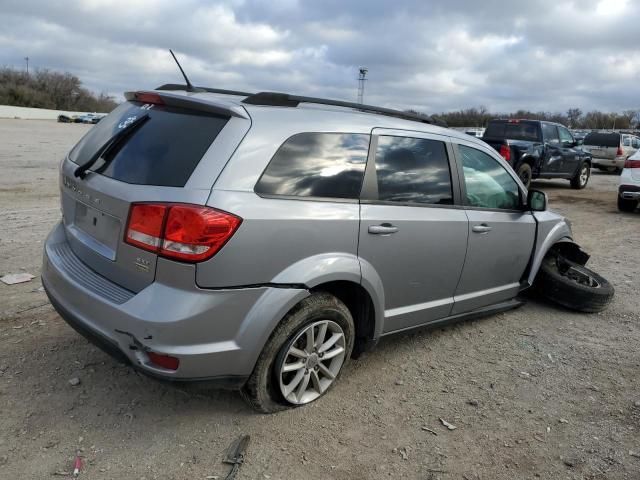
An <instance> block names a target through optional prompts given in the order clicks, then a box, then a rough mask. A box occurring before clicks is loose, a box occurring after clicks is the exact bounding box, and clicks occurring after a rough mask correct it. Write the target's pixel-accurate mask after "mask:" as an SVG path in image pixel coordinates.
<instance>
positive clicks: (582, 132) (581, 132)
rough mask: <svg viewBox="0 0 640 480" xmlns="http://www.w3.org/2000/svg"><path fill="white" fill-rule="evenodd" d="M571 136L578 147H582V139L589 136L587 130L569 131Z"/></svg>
mask: <svg viewBox="0 0 640 480" xmlns="http://www.w3.org/2000/svg"><path fill="white" fill-rule="evenodd" d="M571 134H572V135H573V138H574V139H575V140H576V141H577V142H578V143H579V144H580V145H582V142H583V141H584V137H586V136H587V135H588V134H589V131H588V130H571Z"/></svg>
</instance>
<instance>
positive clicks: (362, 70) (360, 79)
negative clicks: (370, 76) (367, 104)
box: [358, 67, 369, 103]
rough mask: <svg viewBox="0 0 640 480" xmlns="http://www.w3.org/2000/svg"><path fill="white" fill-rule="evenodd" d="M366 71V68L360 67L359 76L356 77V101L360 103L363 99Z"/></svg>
mask: <svg viewBox="0 0 640 480" xmlns="http://www.w3.org/2000/svg"><path fill="white" fill-rule="evenodd" d="M368 71H369V69H368V68H366V67H360V76H359V77H358V103H362V102H363V101H364V82H366V81H367V79H366V78H364V77H366V76H367V72H368Z"/></svg>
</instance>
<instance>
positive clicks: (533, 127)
mask: <svg viewBox="0 0 640 480" xmlns="http://www.w3.org/2000/svg"><path fill="white" fill-rule="evenodd" d="M484 137H485V138H498V139H503V138H506V139H509V140H526V141H528V142H536V141H538V125H537V124H536V123H533V122H517V123H515V122H513V123H511V122H489V125H488V126H487V130H486V131H485V132H484Z"/></svg>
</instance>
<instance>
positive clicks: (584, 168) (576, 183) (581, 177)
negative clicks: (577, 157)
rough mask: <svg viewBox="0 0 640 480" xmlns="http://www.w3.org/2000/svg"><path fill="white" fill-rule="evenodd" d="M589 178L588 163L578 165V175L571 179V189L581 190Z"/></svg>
mask: <svg viewBox="0 0 640 480" xmlns="http://www.w3.org/2000/svg"><path fill="white" fill-rule="evenodd" d="M590 177H591V166H590V165H589V164H588V163H583V164H582V165H580V169H579V170H578V173H576V175H575V177H573V178H572V179H571V188H574V189H576V190H582V189H583V188H584V187H586V186H587V183H589V178H590Z"/></svg>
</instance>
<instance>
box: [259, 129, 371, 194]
mask: <svg viewBox="0 0 640 480" xmlns="http://www.w3.org/2000/svg"><path fill="white" fill-rule="evenodd" d="M368 150H369V135H366V134H351V133H299V134H297V135H294V136H292V137H290V138H289V139H288V140H287V141H286V142H284V144H282V146H281V147H280V148H279V149H278V151H277V152H276V154H275V155H274V156H273V158H272V159H271V162H269V165H268V166H267V168H266V170H265V171H264V173H263V174H262V177H260V180H258V183H257V185H256V187H255V192H256V193H258V194H263V195H286V196H294V197H325V198H358V196H359V195H360V189H361V188H362V179H363V178H364V167H365V165H366V163H367V152H368Z"/></svg>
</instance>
